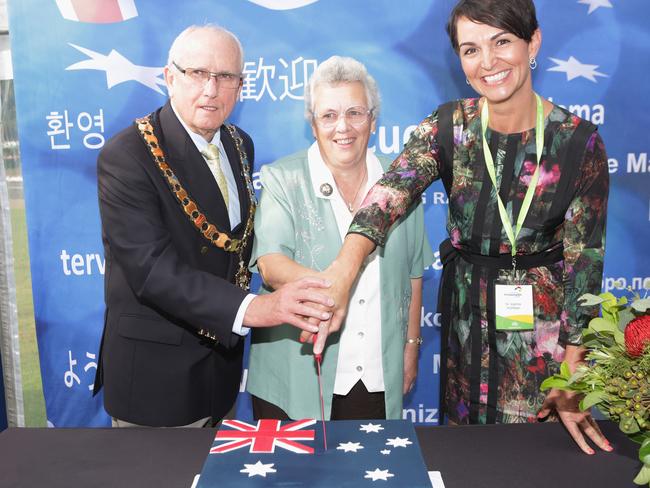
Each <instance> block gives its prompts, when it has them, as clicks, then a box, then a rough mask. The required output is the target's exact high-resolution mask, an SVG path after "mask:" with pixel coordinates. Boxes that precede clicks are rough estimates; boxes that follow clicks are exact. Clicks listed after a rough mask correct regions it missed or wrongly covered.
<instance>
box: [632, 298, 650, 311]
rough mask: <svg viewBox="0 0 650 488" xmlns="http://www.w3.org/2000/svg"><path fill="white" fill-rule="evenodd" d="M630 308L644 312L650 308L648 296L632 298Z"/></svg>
mask: <svg viewBox="0 0 650 488" xmlns="http://www.w3.org/2000/svg"><path fill="white" fill-rule="evenodd" d="M632 308H633V309H634V310H636V311H637V312H641V313H644V312H645V311H646V310H648V309H649V308H650V298H644V299H643V300H634V301H633V302H632Z"/></svg>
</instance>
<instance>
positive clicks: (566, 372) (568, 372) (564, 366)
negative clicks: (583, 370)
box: [560, 361, 571, 380]
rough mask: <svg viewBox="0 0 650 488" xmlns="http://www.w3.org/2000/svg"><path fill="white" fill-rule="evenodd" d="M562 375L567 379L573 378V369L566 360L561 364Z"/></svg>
mask: <svg viewBox="0 0 650 488" xmlns="http://www.w3.org/2000/svg"><path fill="white" fill-rule="evenodd" d="M560 376H562V377H563V378H565V379H567V380H568V379H569V378H571V370H570V369H569V365H568V363H567V362H566V361H562V364H560Z"/></svg>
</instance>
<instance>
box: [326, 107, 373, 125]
mask: <svg viewBox="0 0 650 488" xmlns="http://www.w3.org/2000/svg"><path fill="white" fill-rule="evenodd" d="M371 114H372V109H367V108H366V107H350V108H349V109H347V110H346V111H345V112H342V113H339V112H335V111H334V110H328V111H326V112H323V113H322V114H319V113H314V121H315V122H316V124H317V125H319V126H320V127H322V128H323V129H331V128H332V127H334V126H336V125H337V124H338V123H339V119H340V118H341V117H343V118H344V119H345V121H346V122H347V123H348V124H350V125H351V126H353V127H361V126H362V125H363V124H365V123H366V122H368V117H369V116H370V115H371Z"/></svg>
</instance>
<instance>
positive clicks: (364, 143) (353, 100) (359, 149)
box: [311, 81, 375, 168]
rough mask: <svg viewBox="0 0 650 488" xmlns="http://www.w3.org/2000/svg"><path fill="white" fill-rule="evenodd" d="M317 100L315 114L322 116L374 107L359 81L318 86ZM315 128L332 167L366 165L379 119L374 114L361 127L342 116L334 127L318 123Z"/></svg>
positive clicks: (318, 140) (318, 139)
mask: <svg viewBox="0 0 650 488" xmlns="http://www.w3.org/2000/svg"><path fill="white" fill-rule="evenodd" d="M313 99H314V113H315V114H318V115H320V114H325V113H327V112H336V113H338V114H342V113H344V112H346V111H347V110H348V109H349V108H351V107H364V108H366V109H370V108H372V107H369V106H368V98H367V97H366V90H365V88H364V86H363V83H361V82H359V81H354V82H343V83H337V84H335V85H329V84H325V83H324V84H320V85H317V86H316V88H315V90H314V96H313ZM311 127H312V132H313V134H314V137H315V138H316V141H317V143H318V148H319V149H320V153H321V156H322V157H323V159H324V160H325V163H326V164H327V165H328V166H330V167H338V168H341V167H350V166H353V165H355V164H357V163H360V162H363V163H364V164H365V160H366V151H367V150H368V140H369V139H370V132H371V131H374V130H375V120H374V118H372V116H371V115H369V116H368V117H367V119H366V120H365V122H364V123H362V124H361V125H357V126H354V125H352V124H350V122H349V121H348V120H347V119H346V118H345V117H344V116H340V117H339V119H338V121H337V122H336V125H334V126H333V127H330V128H324V127H322V126H321V125H319V124H318V123H317V122H315V121H314V120H312V124H311Z"/></svg>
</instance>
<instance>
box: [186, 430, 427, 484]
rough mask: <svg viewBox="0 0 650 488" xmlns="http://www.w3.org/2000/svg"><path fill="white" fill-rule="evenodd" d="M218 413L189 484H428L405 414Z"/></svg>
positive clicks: (416, 443) (424, 468) (413, 432)
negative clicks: (237, 416) (329, 417)
mask: <svg viewBox="0 0 650 488" xmlns="http://www.w3.org/2000/svg"><path fill="white" fill-rule="evenodd" d="M325 426H326V438H327V450H325V446H324V442H323V441H324V438H323V431H322V425H321V422H320V421H316V420H313V419H307V420H298V421H287V422H281V421H279V420H258V421H257V422H253V423H248V422H242V421H239V420H224V421H223V424H222V426H221V428H220V429H219V431H218V432H217V434H216V436H215V439H214V442H213V444H212V447H211V449H210V453H209V454H208V457H207V459H206V461H205V463H204V465H203V469H202V471H201V475H200V478H199V481H198V484H197V488H215V487H219V488H221V487H241V486H285V487H286V486H292V487H299V486H309V487H327V488H333V487H337V488H340V487H357V486H377V485H379V486H384V485H386V486H391V487H404V488H420V487H421V488H430V487H431V482H430V481H429V477H428V474H427V469H426V467H425V464H424V461H423V459H422V454H421V452H420V447H419V444H418V441H417V437H416V435H415V430H414V429H413V424H412V423H411V422H409V421H405V420H368V421H360V420H341V421H330V422H325Z"/></svg>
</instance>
